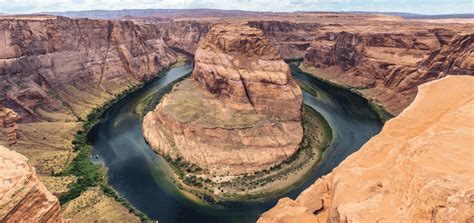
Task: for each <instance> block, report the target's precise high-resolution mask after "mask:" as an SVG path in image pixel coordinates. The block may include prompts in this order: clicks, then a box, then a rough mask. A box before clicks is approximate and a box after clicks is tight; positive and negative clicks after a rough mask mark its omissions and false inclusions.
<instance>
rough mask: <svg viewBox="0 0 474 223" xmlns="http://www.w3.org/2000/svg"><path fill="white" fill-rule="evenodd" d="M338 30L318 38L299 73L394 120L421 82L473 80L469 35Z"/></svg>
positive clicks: (434, 31)
mask: <svg viewBox="0 0 474 223" xmlns="http://www.w3.org/2000/svg"><path fill="white" fill-rule="evenodd" d="M472 28H474V27H472ZM339 29H340V28H338V29H335V30H334V29H328V28H327V29H326V30H324V31H321V32H319V33H318V38H317V40H315V41H313V42H312V43H311V47H310V48H309V49H308V50H307V52H306V54H305V58H304V64H303V66H302V67H301V68H302V69H303V70H304V71H307V72H308V73H312V74H314V75H316V76H318V77H321V78H324V79H327V80H329V81H331V82H335V83H337V84H341V85H345V86H347V87H349V88H352V89H354V90H356V91H359V92H360V93H362V94H363V95H364V96H365V97H366V98H369V99H372V100H374V101H376V102H378V103H380V104H381V105H383V106H384V108H385V109H386V110H387V111H388V112H390V113H391V114H393V115H397V114H399V113H400V112H401V111H402V110H403V109H404V108H405V107H406V106H408V105H409V104H410V103H411V102H412V101H413V99H414V97H415V95H416V91H417V86H418V85H420V84H422V83H426V82H428V81H432V80H436V79H439V78H442V77H444V76H446V75H449V74H453V75H474V59H473V58H474V56H473V55H472V53H473V50H474V46H473V44H472V42H473V38H474V34H472V33H462V31H461V33H460V32H459V31H454V30H450V29H440V28H436V29H419V30H407V31H405V32H400V30H396V31H389V32H378V30H370V28H368V29H367V30H366V31H360V30H351V28H350V27H349V28H348V30H349V31H339ZM405 29H407V28H405Z"/></svg>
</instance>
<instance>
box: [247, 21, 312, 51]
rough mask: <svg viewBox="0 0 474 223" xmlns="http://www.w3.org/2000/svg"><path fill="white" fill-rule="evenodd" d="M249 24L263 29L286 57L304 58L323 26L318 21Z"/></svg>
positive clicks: (254, 22) (256, 22)
mask: <svg viewBox="0 0 474 223" xmlns="http://www.w3.org/2000/svg"><path fill="white" fill-rule="evenodd" d="M248 25H249V26H250V27H254V28H258V29H261V30H262V31H263V33H265V35H266V36H267V38H268V39H269V40H270V42H272V44H273V45H274V46H275V47H276V48H277V49H278V51H279V52H280V55H281V56H282V57H283V58H284V59H298V58H303V57H304V54H305V51H306V49H307V48H308V47H309V46H310V43H311V41H313V40H314V39H316V33H317V31H318V30H319V28H320V27H321V25H320V24H318V23H310V22H290V21H275V20H272V21H249V22H248Z"/></svg>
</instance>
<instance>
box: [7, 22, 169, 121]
mask: <svg viewBox="0 0 474 223" xmlns="http://www.w3.org/2000/svg"><path fill="white" fill-rule="evenodd" d="M0 30H1V31H0V49H2V50H0V100H1V101H3V102H4V104H5V106H7V107H9V108H11V109H13V110H14V111H15V112H17V113H19V114H20V115H21V116H22V121H23V122H32V121H76V120H77V119H78V118H77V117H79V118H82V119H85V116H86V115H87V114H88V113H89V112H90V111H91V110H92V109H93V108H94V107H97V106H99V105H101V104H102V103H104V102H106V101H107V100H110V99H111V98H113V97H115V96H114V95H116V94H119V93H121V92H122V91H124V90H127V89H129V88H130V87H132V86H134V85H138V84H140V83H142V82H143V81H145V80H148V79H150V78H152V77H153V76H154V75H156V74H157V73H158V72H159V71H161V70H162V69H164V68H166V67H168V66H169V65H170V64H171V63H173V62H174V61H176V57H177V56H176V54H175V52H174V51H172V50H171V49H169V48H168V47H167V46H166V44H165V43H164V41H163V39H162V38H161V32H160V31H159V30H158V29H157V28H156V27H154V26H152V25H147V24H135V23H133V22H128V21H105V20H89V19H69V18H64V17H45V18H42V17H39V18H36V17H19V18H18V19H17V18H0Z"/></svg>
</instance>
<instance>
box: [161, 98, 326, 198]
mask: <svg viewBox="0 0 474 223" xmlns="http://www.w3.org/2000/svg"><path fill="white" fill-rule="evenodd" d="M302 126H303V131H304V136H303V140H302V142H301V143H300V147H299V149H298V150H297V152H296V153H295V154H294V155H293V156H291V157H290V158H288V159H287V160H285V161H283V162H282V163H280V164H278V165H274V166H271V167H269V168H267V169H264V170H261V171H257V172H254V173H252V174H243V175H241V176H236V177H235V178H234V179H232V180H229V181H225V182H220V183H217V182H214V181H213V180H211V179H213V178H215V177H216V176H212V175H210V174H209V172H208V170H203V169H201V168H200V167H198V166H196V165H194V164H190V163H189V162H187V161H185V160H183V159H182V157H176V158H174V159H173V158H171V157H169V156H165V157H164V158H165V160H166V161H167V162H168V163H169V164H170V166H171V167H172V168H173V170H174V172H175V173H176V175H177V177H178V187H179V188H180V189H183V190H186V191H188V192H190V193H192V194H194V195H196V196H197V197H200V198H201V199H202V200H203V201H206V202H208V203H218V204H219V205H224V206H227V205H232V203H233V201H238V200H247V201H248V200H258V199H261V198H264V197H268V196H272V195H275V194H281V193H284V192H286V191H288V190H290V189H291V188H294V187H295V186H298V185H300V184H301V183H302V182H303V181H301V180H297V182H294V181H287V182H286V183H287V185H285V184H283V185H285V186H283V187H280V186H276V187H275V184H274V182H283V181H284V180H286V179H287V178H288V177H289V176H291V175H293V174H296V173H297V174H298V175H300V176H301V177H298V178H299V179H305V177H304V176H306V175H307V174H309V173H310V172H311V169H312V168H313V167H314V166H315V165H316V164H317V163H318V161H319V160H320V158H321V155H322V153H323V152H324V151H325V149H326V148H327V147H328V146H329V145H330V143H331V141H332V130H331V128H330V126H329V124H328V123H327V121H326V120H325V119H324V118H323V117H322V116H321V115H320V114H319V113H318V112H317V111H315V110H314V109H312V108H311V107H309V106H307V105H305V106H304V108H303V120H302ZM288 182H290V183H289V184H288ZM215 191H217V192H219V195H218V196H216V195H215V194H214V192H215Z"/></svg>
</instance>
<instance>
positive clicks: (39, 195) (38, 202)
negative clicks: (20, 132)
mask: <svg viewBox="0 0 474 223" xmlns="http://www.w3.org/2000/svg"><path fill="white" fill-rule="evenodd" d="M0 170H1V174H0V221H1V222H5V223H7V222H61V220H62V217H61V215H60V208H61V207H60V205H59V201H58V199H57V198H56V197H55V196H53V195H52V194H51V193H50V192H49V191H48V190H47V189H46V187H45V186H44V185H43V184H42V183H41V182H40V181H39V180H38V177H37V176H36V173H35V169H34V168H33V167H32V166H31V165H30V164H28V159H27V158H26V157H24V156H23V155H20V154H19V153H17V152H14V151H11V150H9V149H7V148H5V147H3V146H0Z"/></svg>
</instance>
